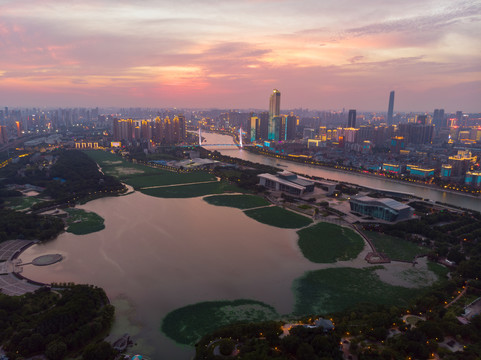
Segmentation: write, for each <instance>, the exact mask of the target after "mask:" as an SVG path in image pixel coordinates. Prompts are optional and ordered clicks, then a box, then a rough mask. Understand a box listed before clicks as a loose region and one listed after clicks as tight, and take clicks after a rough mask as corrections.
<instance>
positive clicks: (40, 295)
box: [0, 285, 117, 360]
mask: <svg viewBox="0 0 481 360" xmlns="http://www.w3.org/2000/svg"><path fill="white" fill-rule="evenodd" d="M114 311H115V310H114V307H113V306H112V305H110V304H109V301H108V298H107V296H106V295H105V292H104V291H103V290H102V289H100V288H97V287H94V286H88V285H65V286H64V287H62V288H61V289H59V290H57V291H52V290H50V289H49V288H41V289H39V290H37V291H36V292H34V293H28V294H25V295H23V296H7V295H3V294H0V342H1V344H2V348H3V350H4V351H5V353H6V356H7V357H8V358H9V359H11V360H12V359H13V360H14V359H18V360H20V359H24V358H27V357H31V356H34V355H41V354H44V355H45V356H46V357H47V358H48V359H49V360H60V359H65V358H67V357H69V358H80V359H83V360H94V359H97V360H113V359H114V358H115V356H116V355H117V353H116V352H115V351H114V350H113V348H112V347H111V346H110V344H108V343H106V342H104V341H102V340H103V338H104V337H105V335H106V334H107V333H108V331H109V329H110V327H111V325H112V322H113V320H114Z"/></svg>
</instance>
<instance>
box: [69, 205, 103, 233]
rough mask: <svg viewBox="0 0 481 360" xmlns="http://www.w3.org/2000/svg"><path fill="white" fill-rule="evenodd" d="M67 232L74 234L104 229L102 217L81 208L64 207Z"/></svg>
mask: <svg viewBox="0 0 481 360" xmlns="http://www.w3.org/2000/svg"><path fill="white" fill-rule="evenodd" d="M66 211H67V212H68V214H69V217H68V218H67V226H68V227H67V232H70V233H72V234H75V235H85V234H90V233H93V232H96V231H100V230H103V229H105V225H104V219H103V218H102V217H100V216H99V215H97V214H96V213H94V212H87V211H85V210H81V209H66Z"/></svg>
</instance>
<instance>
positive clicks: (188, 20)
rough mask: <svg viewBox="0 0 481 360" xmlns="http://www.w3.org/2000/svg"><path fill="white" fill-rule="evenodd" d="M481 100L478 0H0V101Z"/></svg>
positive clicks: (477, 107)
mask: <svg viewBox="0 0 481 360" xmlns="http://www.w3.org/2000/svg"><path fill="white" fill-rule="evenodd" d="M273 88H277V89H279V90H280V91H281V94H282V99H281V108H284V109H287V108H296V107H304V108H306V107H307V108H310V109H340V108H343V107H345V108H357V109H358V110H361V111H362V110H374V111H375V110H380V111H386V110H387V103H388V97H389V91H391V90H395V91H396V101H395V110H398V111H409V110H413V111H432V110H433V109H434V108H445V109H446V110H447V111H455V110H464V111H466V112H470V111H471V112H474V111H481V0H473V1H463V0H459V1H458V0H402V1H396V0H389V1H388V0H363V1H360V0H237V1H234V0H175V1H173V0H157V1H154V0H131V1H127V0H82V1H74V0H62V1H59V0H0V106H41V105H46V106H76V105H79V106H150V107H167V106H168V107H170V106H176V107H202V108H205V107H220V108H267V106H268V97H269V95H270V93H271V92H272V89H273Z"/></svg>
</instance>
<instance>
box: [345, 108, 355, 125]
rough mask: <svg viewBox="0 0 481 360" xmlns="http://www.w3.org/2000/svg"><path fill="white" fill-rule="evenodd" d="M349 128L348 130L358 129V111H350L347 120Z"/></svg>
mask: <svg viewBox="0 0 481 360" xmlns="http://www.w3.org/2000/svg"><path fill="white" fill-rule="evenodd" d="M347 127H348V128H355V127H356V110H349V115H348V118H347Z"/></svg>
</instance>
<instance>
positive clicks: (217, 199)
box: [204, 195, 270, 209]
mask: <svg viewBox="0 0 481 360" xmlns="http://www.w3.org/2000/svg"><path fill="white" fill-rule="evenodd" d="M204 200H205V201H207V202H208V203H209V204H211V205H216V206H228V207H234V208H237V209H251V208H254V207H259V206H267V205H269V204H270V203H269V202H268V201H267V200H266V199H264V198H261V197H260V196H255V195H214V196H208V197H205V198H204Z"/></svg>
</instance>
